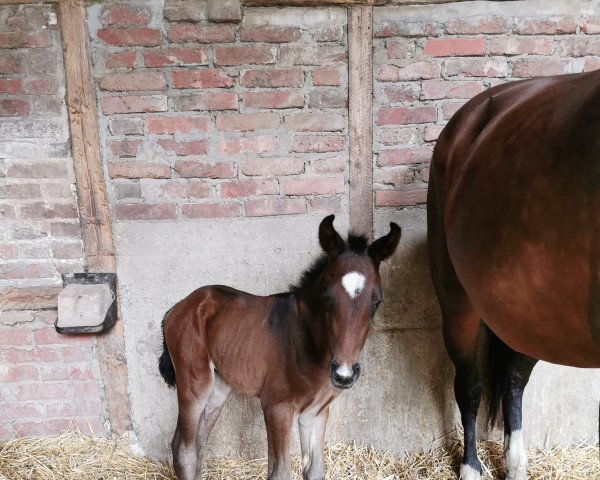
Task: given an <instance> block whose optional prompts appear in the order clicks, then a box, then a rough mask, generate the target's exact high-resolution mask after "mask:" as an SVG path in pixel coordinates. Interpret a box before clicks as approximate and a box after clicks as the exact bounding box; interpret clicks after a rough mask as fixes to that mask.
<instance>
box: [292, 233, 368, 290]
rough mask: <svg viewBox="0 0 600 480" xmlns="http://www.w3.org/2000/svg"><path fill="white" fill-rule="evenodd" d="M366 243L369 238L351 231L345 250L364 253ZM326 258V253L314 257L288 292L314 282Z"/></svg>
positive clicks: (301, 288) (303, 287) (326, 260)
mask: <svg viewBox="0 0 600 480" xmlns="http://www.w3.org/2000/svg"><path fill="white" fill-rule="evenodd" d="M368 245H369V240H368V239H367V237H365V236H364V235H358V234H356V233H353V232H350V233H349V234H348V240H347V242H346V251H348V250H350V251H351V252H354V253H356V254H357V255H362V254H363V253H365V251H366V249H367V246H368ZM328 260H329V259H328V258H327V255H325V254H324V253H323V254H321V255H319V256H318V257H317V258H316V259H314V260H313V262H312V263H311V264H310V265H309V266H308V267H307V268H306V270H304V271H303V272H302V274H301V275H300V279H299V280H298V281H297V282H296V283H294V284H293V285H290V292H291V293H296V292H299V291H300V290H304V289H305V288H306V287H308V286H310V285H311V284H312V283H314V282H315V281H316V280H317V278H319V276H320V275H321V273H323V270H325V267H326V266H327V262H328Z"/></svg>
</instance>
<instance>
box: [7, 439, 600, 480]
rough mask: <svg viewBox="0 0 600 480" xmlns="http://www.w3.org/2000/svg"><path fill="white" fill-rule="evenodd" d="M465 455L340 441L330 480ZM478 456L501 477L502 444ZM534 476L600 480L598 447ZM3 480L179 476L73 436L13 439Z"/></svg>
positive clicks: (541, 464)
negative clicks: (398, 452)
mask: <svg viewBox="0 0 600 480" xmlns="http://www.w3.org/2000/svg"><path fill="white" fill-rule="evenodd" d="M460 455H461V447H460V446H458V445H457V446H454V447H451V448H443V449H438V450H434V451H432V452H429V453H410V454H407V455H402V456H392V455H390V454H387V453H383V452H379V451H376V450H374V449H371V448H363V447H358V446H356V445H346V444H342V443H338V444H336V445H333V446H330V447H328V448H327V451H326V457H327V468H328V478H329V479H351V480H352V479H356V480H359V479H360V480H392V479H398V480H405V479H406V480H420V479H431V480H442V479H443V480H448V479H456V478H457V475H456V473H455V472H456V471H457V469H458V465H459V462H460ZM480 457H481V458H482V460H483V461H484V464H485V465H486V467H487V470H486V471H485V472H484V476H483V478H484V479H487V480H490V479H500V478H502V479H503V478H504V470H503V466H502V465H503V461H502V447H501V445H499V444H497V443H492V442H489V443H481V444H480ZM293 467H294V480H296V479H301V476H300V464H299V460H298V459H297V458H294V462H293ZM265 477H266V460H265V459H260V460H245V459H241V458H226V459H213V460H210V461H209V462H208V464H207V468H206V478H207V479H208V480H217V479H218V480H223V479H248V480H253V479H264V478H265ZM529 478H531V479H532V480H553V479H556V480H558V479H560V480H582V479H600V461H599V459H598V447H595V446H590V445H579V446H576V447H570V448H563V447H560V448H554V449H552V450H544V451H541V450H531V451H530V452H529ZM5 479H9V480H22V479H44V480H45V479H57V480H58V479H61V480H71V479H80V480H113V479H115V480H121V479H124V480H129V479H132V480H133V479H136V480H137V479H156V480H159V479H165V480H166V479H168V480H171V479H174V477H173V473H172V470H171V468H170V467H169V466H168V465H166V464H164V463H160V462H153V461H150V460H148V459H145V458H142V457H139V456H137V455H135V454H134V453H133V452H132V450H131V448H130V447H129V445H128V443H127V439H126V438H125V437H119V438H117V437H88V436H86V435H83V434H81V433H79V432H77V431H74V430H73V431H69V432H67V433H64V434H62V435H59V436H56V437H45V438H38V439H30V438H15V439H14V440H11V441H9V442H7V443H5V444H3V445H0V480H5Z"/></svg>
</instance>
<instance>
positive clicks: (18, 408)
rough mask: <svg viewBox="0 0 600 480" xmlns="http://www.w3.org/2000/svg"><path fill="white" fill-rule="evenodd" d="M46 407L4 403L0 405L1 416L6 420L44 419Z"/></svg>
mask: <svg viewBox="0 0 600 480" xmlns="http://www.w3.org/2000/svg"><path fill="white" fill-rule="evenodd" d="M44 410H45V408H44V405H39V404H31V403H22V402H15V403H3V404H1V405H0V416H1V417H2V418H4V419H6V420H9V421H10V420H15V419H27V420H31V419H35V418H44Z"/></svg>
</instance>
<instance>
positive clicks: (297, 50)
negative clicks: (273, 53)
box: [279, 43, 348, 66]
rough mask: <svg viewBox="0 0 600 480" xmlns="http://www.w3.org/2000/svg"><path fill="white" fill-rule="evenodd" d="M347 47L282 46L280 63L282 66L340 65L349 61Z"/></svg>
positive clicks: (295, 44) (296, 44)
mask: <svg viewBox="0 0 600 480" xmlns="http://www.w3.org/2000/svg"><path fill="white" fill-rule="evenodd" d="M347 55H348V54H347V50H346V47H342V46H338V45H315V44H299V43H294V44H291V45H282V46H281V48H280V50H279V61H280V63H281V64H282V65H326V66H332V65H334V64H336V63H337V64H340V63H343V62H345V61H346V59H347Z"/></svg>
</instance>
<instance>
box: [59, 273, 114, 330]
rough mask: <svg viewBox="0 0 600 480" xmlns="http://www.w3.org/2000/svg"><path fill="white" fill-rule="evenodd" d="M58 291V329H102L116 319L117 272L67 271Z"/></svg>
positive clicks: (106, 327) (107, 327)
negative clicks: (61, 287)
mask: <svg viewBox="0 0 600 480" xmlns="http://www.w3.org/2000/svg"><path fill="white" fill-rule="evenodd" d="M62 278H63V287H64V288H63V290H62V291H61V293H60V294H59V295H58V318H57V320H56V323H55V324H54V327H55V328H56V331H57V332H58V333H63V334H76V333H100V332H104V331H106V330H108V329H109V328H110V327H112V326H113V325H114V323H115V322H116V321H117V275H116V274H114V273H67V274H64V275H63V277H62Z"/></svg>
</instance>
